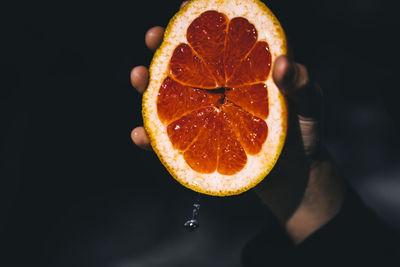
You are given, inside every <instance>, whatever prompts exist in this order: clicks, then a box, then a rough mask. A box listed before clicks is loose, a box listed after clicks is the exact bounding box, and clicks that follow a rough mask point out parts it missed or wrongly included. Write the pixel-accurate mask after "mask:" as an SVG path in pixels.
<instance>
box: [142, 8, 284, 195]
mask: <svg viewBox="0 0 400 267" xmlns="http://www.w3.org/2000/svg"><path fill="white" fill-rule="evenodd" d="M207 10H216V11H218V12H222V13H224V14H225V15H226V16H227V17H228V19H229V20H231V19H233V18H234V17H244V18H246V19H248V20H249V22H250V23H252V24H253V25H254V26H255V27H256V30H257V32H258V40H257V41H266V42H267V43H268V44H269V48H270V52H271V56H272V62H275V59H276V57H277V56H279V55H281V54H284V53H286V43H285V40H284V39H282V34H283V33H282V29H281V27H280V25H279V23H277V21H274V20H271V19H270V16H271V13H268V12H269V10H266V9H261V8H260V2H258V1H257V0H249V1H243V0H242V1H239V0H211V1H210V0H195V1H193V2H192V3H190V4H188V6H187V7H185V9H184V10H183V12H181V13H180V15H178V16H176V17H175V20H173V21H172V22H171V23H173V24H172V25H169V27H168V33H167V34H168V38H166V39H165V40H164V42H163V44H162V46H161V49H159V51H157V55H156V57H155V58H154V60H153V62H152V64H151V69H150V73H151V77H150V82H149V85H148V88H147V90H146V93H145V96H144V99H143V112H144V114H146V116H147V118H146V119H145V127H146V129H147V130H148V132H149V134H150V138H151V139H152V145H153V148H154V150H155V151H157V153H158V156H159V157H160V158H162V161H163V163H164V165H166V167H167V169H168V170H169V171H170V172H171V174H173V176H175V178H177V177H178V179H177V180H178V181H179V182H180V183H182V184H183V185H185V186H187V187H189V188H192V189H197V188H200V189H201V190H199V191H202V192H203V193H207V194H211V195H231V194H236V193H237V192H239V191H240V192H242V191H243V188H245V189H248V188H249V187H252V186H254V185H255V181H254V180H257V181H256V183H258V182H259V181H261V180H262V178H263V177H264V176H265V174H267V173H268V172H269V171H270V169H271V168H272V166H271V162H273V163H275V162H276V160H277V158H276V157H277V155H279V154H280V150H281V149H282V147H281V146H277V144H279V143H282V138H284V137H285V135H286V121H285V120H282V117H284V118H286V107H284V106H283V104H282V103H283V102H282V96H281V94H280V92H279V90H278V89H277V87H276V85H275V84H274V82H273V80H272V75H271V73H270V75H269V77H268V80H267V81H266V84H267V87H268V99H269V115H268V117H267V119H266V120H265V121H266V123H267V125H268V137H267V140H266V142H265V143H264V144H263V146H262V150H261V152H260V153H258V154H257V155H247V157H248V159H247V164H246V165H245V166H244V168H243V169H242V170H241V171H239V172H238V173H236V174H234V175H222V174H220V173H218V172H217V171H215V172H214V173H211V174H203V173H198V172H196V171H194V170H193V169H191V168H190V167H189V165H188V164H187V163H186V162H185V160H184V158H183V152H181V151H178V150H176V149H174V148H173V146H172V143H171V141H170V140H169V137H168V135H167V125H164V124H163V123H162V122H161V121H160V119H159V117H158V114H157V96H158V95H157V94H158V91H159V88H160V86H161V84H162V82H163V80H164V79H165V78H166V77H167V76H168V75H169V67H168V64H169V61H170V58H171V55H172V53H173V51H174V49H175V48H176V46H177V45H179V44H180V43H187V40H186V30H187V28H188V27H189V25H190V23H191V22H192V21H193V20H194V19H195V18H197V17H198V16H199V15H200V14H201V13H203V12H205V11H207ZM150 129H151V130H150ZM154 146H155V147H154ZM272 165H273V164H272ZM261 176H262V177H261ZM260 177H261V178H260Z"/></svg>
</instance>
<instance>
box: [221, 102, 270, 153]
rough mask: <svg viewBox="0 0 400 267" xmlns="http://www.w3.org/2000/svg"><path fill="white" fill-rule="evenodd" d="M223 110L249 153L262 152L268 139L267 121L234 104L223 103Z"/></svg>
mask: <svg viewBox="0 0 400 267" xmlns="http://www.w3.org/2000/svg"><path fill="white" fill-rule="evenodd" d="M222 111H223V112H224V113H225V114H226V116H227V118H228V121H229V123H230V125H231V127H232V129H233V131H234V132H235V134H236V136H237V137H238V139H239V141H240V143H241V144H242V146H243V147H244V149H245V150H246V153H247V154H250V155H255V154H257V153H258V152H260V150H261V147H262V145H263V144H264V142H265V140H266V139H267V134H268V127H267V123H266V122H265V121H264V120H262V119H260V118H258V117H255V116H253V115H251V114H250V113H248V112H247V111H245V110H243V109H242V108H240V107H238V106H235V105H233V104H231V105H229V104H227V105H223V106H222Z"/></svg>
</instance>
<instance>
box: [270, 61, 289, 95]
mask: <svg viewBox="0 0 400 267" xmlns="http://www.w3.org/2000/svg"><path fill="white" fill-rule="evenodd" d="M291 69H292V63H291V62H290V60H289V58H288V57H287V56H284V55H282V56H279V57H278V58H277V59H276V60H275V64H274V69H273V79H274V82H275V83H276V85H277V86H278V88H279V89H280V90H281V91H283V92H284V93H286V89H287V88H286V87H287V82H288V80H289V79H290V77H289V76H291V75H292V71H291Z"/></svg>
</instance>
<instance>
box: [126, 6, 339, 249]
mask: <svg viewBox="0 0 400 267" xmlns="http://www.w3.org/2000/svg"><path fill="white" fill-rule="evenodd" d="M184 4H185V2H184V3H183V4H182V5H181V7H182V6H183V5H184ZM163 33H164V29H163V28H162V27H159V26H156V27H153V28H151V29H150V30H149V31H148V32H147V33H146V37H145V42H146V45H147V47H148V48H149V49H151V50H153V51H155V50H156V49H157V47H158V46H159V45H160V44H161V41H162V36H163ZM272 76H273V79H274V81H275V83H276V85H277V86H278V88H279V90H280V91H281V92H282V93H283V94H284V95H285V96H286V97H287V100H288V103H289V114H290V118H289V129H288V136H287V140H286V143H285V147H284V149H283V151H282V154H281V156H280V158H279V160H278V162H277V164H276V166H275V167H274V169H273V170H272V171H271V173H270V174H269V175H268V177H267V179H265V180H264V181H263V182H261V183H260V184H259V185H258V186H256V188H255V191H256V193H257V195H258V196H259V197H260V199H261V200H262V201H263V203H265V204H266V205H267V206H268V207H269V208H270V209H271V211H272V212H273V213H274V214H275V215H276V216H277V217H278V219H279V220H280V221H281V222H282V224H283V225H284V227H285V228H286V230H287V232H288V234H289V236H290V237H291V238H292V239H293V241H294V242H295V243H300V242H301V241H303V240H304V239H305V238H306V237H307V236H309V235H310V234H311V233H313V232H314V231H315V230H317V229H319V228H320V227H321V226H323V225H324V224H325V223H327V222H328V221H329V220H330V219H332V218H333V217H334V216H335V215H336V214H337V213H338V212H339V210H340V208H341V205H342V202H343V198H344V191H345V185H344V182H343V178H342V176H341V175H340V173H339V172H338V170H337V168H336V166H335V165H334V163H333V161H332V160H331V159H330V157H329V155H328V153H327V152H326V150H325V149H324V148H323V146H322V144H321V137H320V130H321V104H322V101H321V100H322V95H321V94H322V92H321V90H319V88H318V87H317V86H315V85H314V84H313V83H312V82H311V81H310V80H309V76H308V72H307V69H306V68H305V67H304V66H303V65H301V64H298V63H295V62H293V61H292V60H291V59H290V58H289V57H287V56H280V57H278V58H277V59H276V61H275V64H274V67H273V70H272ZM148 80H149V72H148V69H147V68H146V67H144V66H137V67H135V68H133V70H132V72H131V82H132V85H133V87H135V88H136V90H137V91H138V92H139V93H143V92H144V90H145V89H146V87H147V83H148ZM131 137H132V140H133V142H134V143H135V144H136V145H137V146H139V147H141V148H144V149H146V150H151V146H150V140H149V137H148V136H147V134H146V131H145V129H144V128H143V127H137V128H135V129H134V130H133V131H132V134H131Z"/></svg>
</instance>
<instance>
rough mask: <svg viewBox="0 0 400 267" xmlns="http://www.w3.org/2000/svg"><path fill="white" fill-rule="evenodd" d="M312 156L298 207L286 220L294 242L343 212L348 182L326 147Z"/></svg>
mask: <svg viewBox="0 0 400 267" xmlns="http://www.w3.org/2000/svg"><path fill="white" fill-rule="evenodd" d="M318 154H319V155H318V156H316V157H314V158H313V159H310V172H309V179H308V184H307V186H306V189H305V191H304V196H303V198H302V200H301V202H300V203H299V206H298V208H297V209H296V210H295V211H294V212H293V214H292V215H291V216H290V217H289V218H288V220H287V221H286V222H284V227H285V229H286V231H287V233H288V234H289V236H290V237H291V238H292V240H293V242H294V243H295V244H299V243H301V242H302V241H303V240H304V239H306V238H307V237H308V236H310V235H311V234H312V233H314V232H315V231H316V230H318V229H319V228H321V227H322V226H324V225H325V224H326V223H327V222H329V221H330V220H331V219H332V218H334V217H335V216H336V215H337V214H338V213H339V211H340V209H341V207H342V204H343V200H344V195H345V191H346V183H345V181H344V178H343V176H342V174H341V173H340V171H339V169H338V167H337V166H336V164H335V163H334V161H333V160H332V159H331V158H330V156H329V154H328V152H327V151H326V150H325V149H321V151H320V152H319V153H318Z"/></svg>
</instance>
